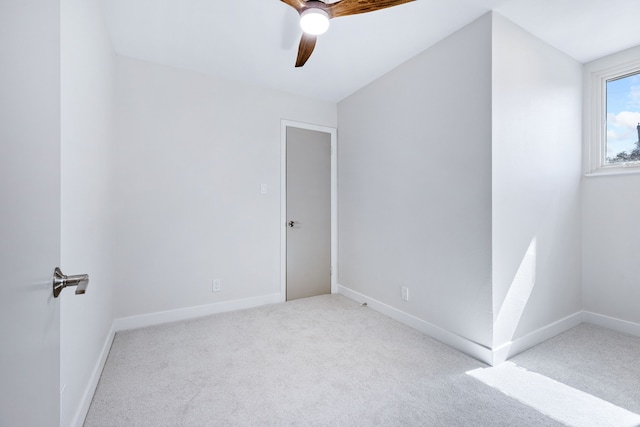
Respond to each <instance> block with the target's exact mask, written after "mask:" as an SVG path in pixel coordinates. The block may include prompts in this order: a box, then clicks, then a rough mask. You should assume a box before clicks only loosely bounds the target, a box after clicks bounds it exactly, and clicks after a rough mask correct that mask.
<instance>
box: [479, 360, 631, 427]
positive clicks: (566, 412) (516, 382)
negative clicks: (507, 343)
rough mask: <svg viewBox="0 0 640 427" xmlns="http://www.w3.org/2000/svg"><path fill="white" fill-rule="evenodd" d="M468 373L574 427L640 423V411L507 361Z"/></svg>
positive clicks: (622, 426) (628, 426)
mask: <svg viewBox="0 0 640 427" xmlns="http://www.w3.org/2000/svg"><path fill="white" fill-rule="evenodd" d="M467 375H470V376H472V377H473V378H476V379H477V380H480V381H482V382H483V383H485V384H487V385H489V386H491V387H493V388H495V389H497V390H499V391H501V392H502V393H504V394H506V395H507V396H510V397H512V398H514V399H516V400H518V401H519V402H521V403H523V404H525V405H527V406H530V407H532V408H534V409H536V410H537V411H539V412H541V413H543V414H544V415H546V416H548V417H550V418H553V419H554V420H556V421H559V422H561V423H563V424H565V425H567V426H571V427H609V426H611V427H637V426H639V425H640V415H638V414H635V413H633V412H630V411H627V410H626V409H624V408H621V407H619V406H616V405H614V404H612V403H610V402H607V401H606V400H602V399H600V398H598V397H595V396H593V395H591V394H589V393H585V392H583V391H581V390H578V389H575V388H573V387H569V386H568V385H566V384H563V383H561V382H558V381H555V380H553V379H551V378H548V377H545V376H544V375H540V374H538V373H535V372H531V371H528V370H526V369H524V368H520V367H518V366H516V365H515V364H514V363H512V362H505V363H503V364H501V365H499V366H495V367H492V368H481V369H475V370H473V371H469V372H467Z"/></svg>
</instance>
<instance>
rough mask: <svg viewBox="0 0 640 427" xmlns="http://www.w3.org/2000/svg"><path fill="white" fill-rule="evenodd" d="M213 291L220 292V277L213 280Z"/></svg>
mask: <svg viewBox="0 0 640 427" xmlns="http://www.w3.org/2000/svg"><path fill="white" fill-rule="evenodd" d="M211 292H220V279H214V280H213V286H212V287H211Z"/></svg>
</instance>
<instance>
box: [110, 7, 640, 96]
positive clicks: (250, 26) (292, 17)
mask: <svg viewBox="0 0 640 427" xmlns="http://www.w3.org/2000/svg"><path fill="white" fill-rule="evenodd" d="M101 1H102V8H103V12H104V14H105V18H106V21H107V27H108V31H109V34H110V36H111V39H112V42H113V45H114V48H115V50H116V52H117V53H119V54H121V55H125V56H129V57H133V58H139V59H144V60H148V61H152V62H156V63H160V64H165V65H169V66H174V67H180V68H186V69H191V70H195V71H200V72H203V73H207V74H211V75H214V76H218V77H222V78H226V79H232V80H237V81H243V82H247V83H251V84H255V85H259V86H264V87H269V88H273V89H278V90H284V91H287V92H293V93H298V94H302V95H306V96H310V97H314V98H319V99H324V100H328V101H334V102H337V101H340V100H342V99H343V98H345V97H346V96H348V95H350V94H351V93H353V92H355V91H356V90H358V89H359V88H361V87H363V86H364V85H366V84H368V83H369V82H371V81H373V80H375V79H376V78H378V77H380V76H381V75H383V74H385V73H386V72H388V71H390V70H391V69H393V68H395V67H396V66H398V65H399V64H401V63H402V62H404V61H406V60H408V59H409V58H411V57H413V56H415V55H416V54H418V53H419V52H421V51H423V50H425V49H426V48H428V47H429V46H431V45H433V44H435V43H436V42H438V41H439V40H441V39H443V38H444V37H446V36H448V35H449V34H451V33H453V32H454V31H456V30H458V29H460V28H462V27H463V26H465V25H466V24H468V23H470V22H471V21H473V20H474V19H476V18H478V17H480V16H481V15H483V14H484V13H486V12H487V11H489V10H495V11H496V12H498V13H500V14H502V15H503V16H505V17H507V18H508V19H510V20H512V21H513V22H515V23H516V24H518V25H520V26H521V27H523V28H525V29H526V30H528V31H529V32H531V33H533V34H535V35H536V36H538V37H539V38H540V39H542V40H544V41H546V42H548V43H549V44H551V45H553V46H555V47H556V48H558V49H560V50H562V51H564V52H565V53H567V54H568V55H570V56H572V57H573V58H575V59H577V60H578V61H580V62H588V61H591V60H593V59H597V58H600V57H602V56H606V55H608V54H610V53H614V52H618V51H620V50H623V49H626V48H629V47H633V46H637V45H640V0H417V1H415V2H413V3H407V4H404V5H401V6H397V7H393V8H389V9H384V10H380V11H376V12H372V13H366V14H361V15H355V16H348V17H342V18H336V19H333V20H332V21H331V27H330V28H329V31H328V32H327V33H326V34H324V35H322V36H320V37H319V38H318V43H317V45H316V48H315V51H314V52H313V55H311V58H310V59H309V61H308V62H307V64H306V65H305V66H304V67H302V68H294V63H295V59H296V54H297V49H298V42H299V39H300V34H301V30H300V29H299V25H298V14H297V12H296V11H295V10H293V8H291V7H290V6H288V5H286V4H284V3H282V2H281V1H280V0H101ZM333 1H335V0H331V2H333ZM327 2H330V1H327Z"/></svg>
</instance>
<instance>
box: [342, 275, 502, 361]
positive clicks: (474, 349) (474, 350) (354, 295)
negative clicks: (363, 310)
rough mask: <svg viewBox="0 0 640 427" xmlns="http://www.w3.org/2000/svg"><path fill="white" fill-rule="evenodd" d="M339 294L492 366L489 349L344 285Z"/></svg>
mask: <svg viewBox="0 0 640 427" xmlns="http://www.w3.org/2000/svg"><path fill="white" fill-rule="evenodd" d="M338 293H339V294H341V295H344V296H346V297H347V298H350V299H352V300H354V301H357V302H359V303H360V304H362V303H363V302H366V303H367V306H368V307H370V308H372V309H374V310H375V311H378V312H380V313H382V314H384V315H385V316H389V317H390V318H392V319H394V320H397V321H398V322H400V323H403V324H405V325H407V326H410V327H412V328H414V329H417V330H418V331H420V332H422V333H424V334H426V335H428V336H430V337H432V338H434V339H435V340H437V341H440V342H441V343H443V344H446V345H448V346H450V347H453V348H455V349H456V350H460V351H461V352H463V353H465V354H468V355H469V356H471V357H473V358H475V359H478V360H480V361H481V362H484V363H486V364H489V365H490V364H491V363H492V361H493V354H492V352H491V349H490V348H488V347H485V346H483V345H481V344H478V343H476V342H474V341H471V340H469V339H467V338H464V337H461V336H460V335H457V334H454V333H453V332H450V331H447V330H446V329H443V328H441V327H439V326H436V325H434V324H432V323H429V322H427V321H425V320H422V319H419V318H417V317H415V316H413V315H411V314H408V313H405V312H404V311H401V310H398V309H397V308H395V307H391V306H390V305H387V304H385V303H383V302H380V301H377V300H375V299H373V298H369V297H368V296H366V295H363V294H361V293H359V292H356V291H354V290H352V289H349V288H347V287H344V286H342V285H338Z"/></svg>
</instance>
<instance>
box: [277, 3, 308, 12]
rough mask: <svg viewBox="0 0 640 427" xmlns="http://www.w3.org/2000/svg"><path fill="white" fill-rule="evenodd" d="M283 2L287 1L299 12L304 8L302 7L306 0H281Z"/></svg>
mask: <svg viewBox="0 0 640 427" xmlns="http://www.w3.org/2000/svg"><path fill="white" fill-rule="evenodd" d="M280 1H281V2H282V3H286V4H288V5H289V6H291V7H292V8H294V9H295V10H297V11H298V13H300V11H301V10H302V8H303V7H304V5H305V3H306V2H305V1H304V0H280Z"/></svg>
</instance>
